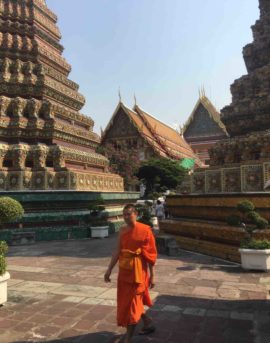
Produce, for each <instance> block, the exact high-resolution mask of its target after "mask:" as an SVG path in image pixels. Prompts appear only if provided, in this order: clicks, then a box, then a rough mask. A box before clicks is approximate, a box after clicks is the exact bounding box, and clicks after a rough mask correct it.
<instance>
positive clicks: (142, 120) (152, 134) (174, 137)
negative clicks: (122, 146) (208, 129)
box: [102, 102, 202, 166]
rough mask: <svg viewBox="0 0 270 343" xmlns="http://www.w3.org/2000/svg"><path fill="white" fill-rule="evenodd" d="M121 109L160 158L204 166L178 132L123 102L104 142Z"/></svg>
mask: <svg viewBox="0 0 270 343" xmlns="http://www.w3.org/2000/svg"><path fill="white" fill-rule="evenodd" d="M121 108H122V110H123V111H124V112H125V113H126V115H127V116H128V117H129V118H130V121H131V123H132V124H133V125H134V126H135V127H136V128H137V130H138V132H139V134H140V136H141V137H142V138H144V139H145V140H146V141H147V142H148V143H149V144H150V145H151V146H152V148H153V149H154V150H155V151H156V152H157V153H158V154H159V155H160V156H162V157H166V158H171V159H181V158H193V159H195V161H196V165H198V166H201V165H202V162H201V161H200V159H199V158H198V157H197V156H196V155H195V154H194V152H193V151H192V149H191V147H190V146H189V145H188V143H187V142H186V141H185V139H184V138H183V137H182V136H181V135H180V134H179V133H178V132H177V131H176V130H174V129H173V128H172V127H170V126H168V125H166V124H165V123H163V122H161V121H160V120H158V119H156V118H155V117H153V116H152V115H150V114H149V113H147V112H145V111H144V110H142V109H141V108H140V107H139V106H138V105H135V106H134V108H133V109H130V108H128V107H127V106H125V105H124V104H123V103H122V102H119V104H118V106H117V108H116V110H115V111H114V114H113V116H112V118H111V120H110V122H109V123H108V125H107V127H106V129H105V131H104V133H103V136H102V140H104V138H105V136H106V134H107V133H108V131H109V129H110V128H111V127H112V125H113V123H114V119H115V116H116V115H117V113H118V111H119V110H120V109H121Z"/></svg>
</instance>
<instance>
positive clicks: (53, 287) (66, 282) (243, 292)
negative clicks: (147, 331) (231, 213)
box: [0, 235, 270, 343]
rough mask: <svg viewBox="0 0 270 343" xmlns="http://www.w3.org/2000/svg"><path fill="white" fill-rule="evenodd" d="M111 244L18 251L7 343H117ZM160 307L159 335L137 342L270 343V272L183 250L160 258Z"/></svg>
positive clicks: (5, 313) (3, 338)
mask: <svg viewBox="0 0 270 343" xmlns="http://www.w3.org/2000/svg"><path fill="white" fill-rule="evenodd" d="M116 240H117V237H116V235H114V236H111V237H109V238H106V239H95V240H91V239H89V240H88V239H87V240H74V241H62V242H61V241H57V242H42V243H39V244H35V245H31V246H23V247H22V246H17V247H15V246H13V247H11V248H10V251H9V255H8V265H9V271H10V274H11V279H10V280H9V287H8V290H9V294H8V302H7V303H6V304H5V305H4V306H2V307H0V342H1V343H15V342H20V343H26V342H49V343H56V342H58V343H70V342H74V343H77V342H78V343H84V342H87V343H89V342H90V343H99V342H100V343H113V342H114V341H115V340H116V338H117V337H119V335H121V334H123V332H124V329H123V328H119V327H117V325H116V280H117V270H115V271H114V273H113V274H112V282H111V283H110V284H104V281H103V275H104V272H105V270H106V268H107V265H108V263H109V261H110V256H111V252H112V251H113V249H114V247H115V244H116ZM156 273H157V278H156V287H155V289H154V290H153V291H152V292H151V294H152V297H153V299H154V306H153V307H152V308H151V309H147V311H148V313H149V315H150V316H151V317H152V318H153V320H154V321H155V323H156V327H157V330H156V332H155V333H154V334H152V335H149V336H146V337H144V336H139V335H138V330H139V328H140V325H139V327H138V329H137V331H136V334H135V336H134V339H133V342H134V343H144V342H145V343H146V342H152V343H167V342H168V343H179V342H183V343H189V342H190V343H204V342H207V343H211V342H213V343H214V342H215V343H250V342H252V343H269V342H270V329H269V328H270V304H269V300H268V299H269V289H270V274H269V273H252V272H246V271H243V270H242V269H241V268H240V266H239V265H238V264H235V263H230V262H226V261H223V260H220V259H216V258H212V257H209V256H204V255H201V254H197V253H191V252H186V251H181V255H180V256H179V257H167V256H162V255H161V256H159V259H158V262H157V266H156Z"/></svg>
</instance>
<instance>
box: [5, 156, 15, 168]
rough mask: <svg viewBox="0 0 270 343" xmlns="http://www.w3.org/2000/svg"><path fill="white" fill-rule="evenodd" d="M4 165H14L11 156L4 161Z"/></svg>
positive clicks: (7, 166)
mask: <svg viewBox="0 0 270 343" xmlns="http://www.w3.org/2000/svg"><path fill="white" fill-rule="evenodd" d="M3 167H4V168H12V167H13V161H12V159H10V158H6V159H4V161H3Z"/></svg>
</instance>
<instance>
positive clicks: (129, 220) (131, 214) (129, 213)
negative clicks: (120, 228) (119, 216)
mask: <svg viewBox="0 0 270 343" xmlns="http://www.w3.org/2000/svg"><path fill="white" fill-rule="evenodd" d="M123 217H124V221H125V222H126V224H128V225H133V224H135V223H136V220H137V212H136V211H134V209H132V208H129V209H126V210H124V211H123Z"/></svg>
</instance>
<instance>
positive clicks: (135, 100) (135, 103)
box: [134, 93, 137, 106]
mask: <svg viewBox="0 0 270 343" xmlns="http://www.w3.org/2000/svg"><path fill="white" fill-rule="evenodd" d="M134 106H137V98H136V94H135V93H134Z"/></svg>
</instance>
